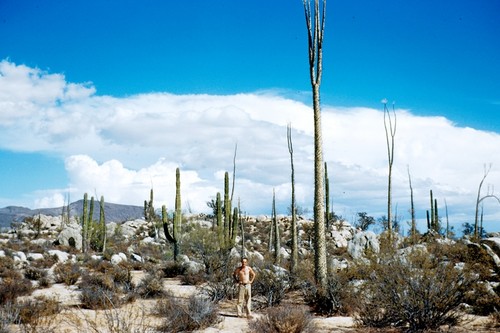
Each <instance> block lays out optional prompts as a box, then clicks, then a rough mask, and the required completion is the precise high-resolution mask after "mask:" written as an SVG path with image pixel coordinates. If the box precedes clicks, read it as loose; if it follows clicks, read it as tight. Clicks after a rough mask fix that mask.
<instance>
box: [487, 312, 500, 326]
mask: <svg viewBox="0 0 500 333" xmlns="http://www.w3.org/2000/svg"><path fill="white" fill-rule="evenodd" d="M489 317H490V322H489V325H488V326H490V327H491V328H500V311H499V310H497V311H495V312H493V313H491V314H490V316H489Z"/></svg>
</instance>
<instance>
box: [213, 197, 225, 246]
mask: <svg viewBox="0 0 500 333" xmlns="http://www.w3.org/2000/svg"><path fill="white" fill-rule="evenodd" d="M215 209H216V214H217V235H218V236H219V245H220V246H221V247H222V244H223V243H224V224H223V221H222V201H221V198H220V192H217V196H216V199H215Z"/></svg>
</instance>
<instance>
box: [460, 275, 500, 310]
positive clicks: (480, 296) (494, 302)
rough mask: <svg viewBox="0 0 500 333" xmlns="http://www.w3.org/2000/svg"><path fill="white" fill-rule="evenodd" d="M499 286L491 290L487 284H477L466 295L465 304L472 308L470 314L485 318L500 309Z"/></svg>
mask: <svg viewBox="0 0 500 333" xmlns="http://www.w3.org/2000/svg"><path fill="white" fill-rule="evenodd" d="M499 292H500V286H497V288H491V287H489V285H488V284H487V283H484V282H478V283H476V284H475V285H474V287H473V290H472V291H471V292H469V293H467V294H466V301H465V302H466V303H467V304H469V305H471V306H472V312H473V313H474V314H477V315H481V316H487V315H489V314H492V313H495V312H496V311H498V310H499V309H500V295H499Z"/></svg>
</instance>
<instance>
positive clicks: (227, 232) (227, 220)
mask: <svg viewBox="0 0 500 333" xmlns="http://www.w3.org/2000/svg"><path fill="white" fill-rule="evenodd" d="M230 239H231V199H230V198H229V173H228V172H227V171H226V173H225V174H224V240H225V247H226V248H227V247H228V245H229V240H230Z"/></svg>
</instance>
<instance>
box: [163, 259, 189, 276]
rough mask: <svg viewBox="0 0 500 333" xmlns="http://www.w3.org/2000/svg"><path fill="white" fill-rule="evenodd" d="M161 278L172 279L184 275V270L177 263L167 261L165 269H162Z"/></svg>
mask: <svg viewBox="0 0 500 333" xmlns="http://www.w3.org/2000/svg"><path fill="white" fill-rule="evenodd" d="M162 271H163V276H164V277H166V278H174V277H177V276H179V275H184V273H185V272H186V268H185V267H184V266H183V265H182V264H181V263H179V262H177V261H168V262H167V263H166V264H165V267H163V268H162Z"/></svg>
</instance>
